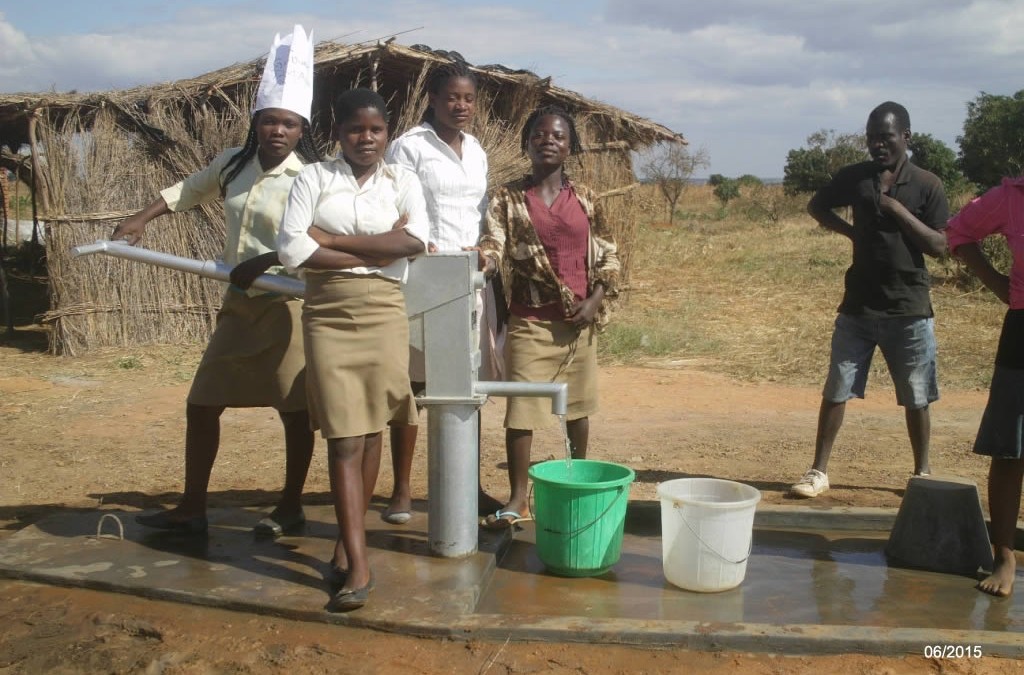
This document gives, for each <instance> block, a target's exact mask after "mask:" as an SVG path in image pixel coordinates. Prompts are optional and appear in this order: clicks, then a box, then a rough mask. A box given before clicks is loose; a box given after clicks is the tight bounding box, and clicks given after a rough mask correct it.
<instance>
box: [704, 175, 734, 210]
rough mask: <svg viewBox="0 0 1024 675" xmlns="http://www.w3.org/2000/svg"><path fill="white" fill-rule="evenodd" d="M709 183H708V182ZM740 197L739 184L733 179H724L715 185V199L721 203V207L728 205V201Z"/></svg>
mask: <svg viewBox="0 0 1024 675" xmlns="http://www.w3.org/2000/svg"><path fill="white" fill-rule="evenodd" d="M708 182H710V181H708ZM739 196H740V182H739V181H738V180H737V179H735V178H725V177H724V176H723V177H722V180H721V181H719V182H718V184H717V185H715V197H717V198H718V201H720V202H722V206H725V205H726V204H728V203H729V201H730V200H732V199H736V198H737V197H739Z"/></svg>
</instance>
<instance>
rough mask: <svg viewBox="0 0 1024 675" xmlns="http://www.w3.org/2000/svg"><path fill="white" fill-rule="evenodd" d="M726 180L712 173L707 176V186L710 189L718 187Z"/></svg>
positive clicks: (718, 174) (720, 175)
mask: <svg viewBox="0 0 1024 675" xmlns="http://www.w3.org/2000/svg"><path fill="white" fill-rule="evenodd" d="M727 180H729V179H728V178H726V177H725V176H723V175H722V174H720V173H713V174H711V175H710V176H708V185H710V186H711V187H718V186H719V185H721V184H722V183H724V182H725V181H727Z"/></svg>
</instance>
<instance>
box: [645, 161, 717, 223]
mask: <svg viewBox="0 0 1024 675" xmlns="http://www.w3.org/2000/svg"><path fill="white" fill-rule="evenodd" d="M710 163H711V160H710V158H709V157H708V151H707V150H706V149H704V148H699V149H697V150H690V149H689V148H688V147H687V146H685V145H683V144H682V143H663V144H660V145H658V146H655V147H654V148H652V149H651V150H650V151H648V154H647V157H646V159H645V160H644V161H643V163H642V164H641V167H640V176H641V178H643V179H645V180H648V181H650V182H652V183H654V184H655V185H657V186H658V191H659V192H661V195H662V196H663V197H664V198H665V201H666V202H668V223H669V225H671V224H672V222H673V221H674V220H675V216H676V205H677V204H678V203H679V199H680V197H682V196H683V191H684V190H685V189H686V186H687V185H689V183H690V179H691V178H693V174H694V172H696V171H697V169H699V168H701V167H705V166H707V165H708V164H710Z"/></svg>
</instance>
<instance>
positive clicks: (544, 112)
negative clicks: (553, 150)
mask: <svg viewBox="0 0 1024 675" xmlns="http://www.w3.org/2000/svg"><path fill="white" fill-rule="evenodd" d="M548 115H554V116H555V117H560V118H562V120H563V121H564V122H565V124H566V126H568V127H569V154H570V155H578V154H580V153H582V152H583V144H582V143H580V135H579V133H578V132H577V131H576V121H575V120H574V119H573V118H572V115H570V114H569V111H568V110H566V109H565V108H563V107H562V106H560V105H546V106H542V107H540V108H537V109H536V110H534V111H533V112H532V113H530V116H529V117H527V118H526V122H525V123H524V124H523V131H522V134H521V137H520V147H521V148H522V150H523V152H524V153H525V152H526V149H527V148H528V147H529V146H530V136H531V135H532V134H533V128H534V127H535V126H536V125H537V121H538V120H539V119H540V118H542V117H547V116H548Z"/></svg>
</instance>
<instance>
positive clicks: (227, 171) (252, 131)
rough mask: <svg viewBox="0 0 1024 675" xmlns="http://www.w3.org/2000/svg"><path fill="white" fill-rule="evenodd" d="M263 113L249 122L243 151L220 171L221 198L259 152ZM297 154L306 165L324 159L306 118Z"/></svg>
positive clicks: (258, 113) (258, 112) (259, 112)
mask: <svg viewBox="0 0 1024 675" xmlns="http://www.w3.org/2000/svg"><path fill="white" fill-rule="evenodd" d="M262 112H263V111H262V110H259V111H257V112H256V114H255V115H253V116H252V121H251V122H249V132H248V133H247V134H246V135H245V143H244V144H243V145H242V149H241V150H239V151H238V152H236V153H235V154H234V155H232V156H231V159H229V160H228V163H227V164H225V165H224V168H223V169H221V171H220V195H221V197H223V196H224V195H225V194H226V193H227V189H228V183H230V182H231V181H233V180H234V179H235V178H237V177H238V174H240V173H242V169H244V168H245V165H246V164H248V163H249V160H250V159H252V158H253V157H255V156H256V153H257V152H259V143H258V142H257V141H256V126H257V125H258V123H259V117H260V114H261V113H262ZM295 153H296V154H298V156H299V157H300V158H301V159H302V161H304V162H305V163H306V164H312V163H313V162H319V161H322V159H323V158H322V157H320V152H319V151H318V150H317V149H316V146H315V145H313V132H312V130H311V129H310V126H309V122H307V121H306V118H305V117H303V118H302V136H301V137H300V138H299V142H298V144H296V146H295Z"/></svg>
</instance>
